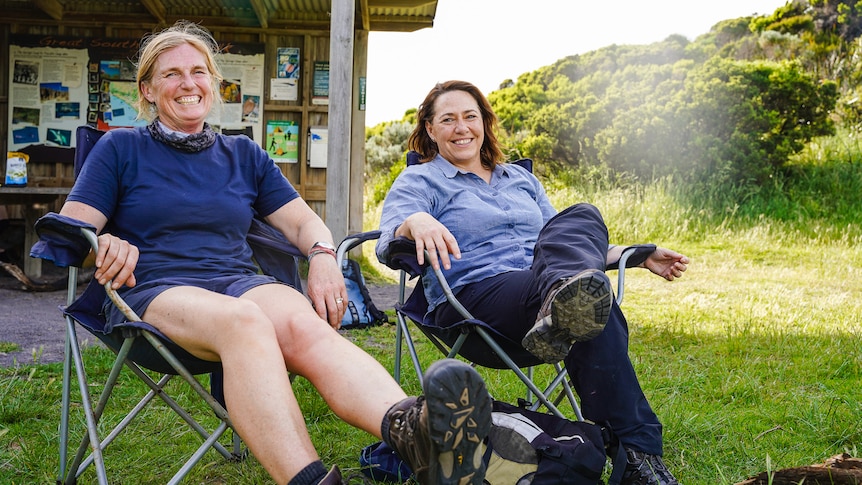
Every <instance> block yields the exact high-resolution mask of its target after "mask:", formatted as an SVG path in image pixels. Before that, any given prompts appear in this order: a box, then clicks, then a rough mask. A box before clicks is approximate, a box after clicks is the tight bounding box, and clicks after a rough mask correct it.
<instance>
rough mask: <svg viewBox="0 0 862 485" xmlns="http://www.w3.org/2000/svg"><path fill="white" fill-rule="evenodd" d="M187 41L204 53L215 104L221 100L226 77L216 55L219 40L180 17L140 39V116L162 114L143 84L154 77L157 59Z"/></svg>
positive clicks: (136, 104) (147, 118) (154, 116)
mask: <svg viewBox="0 0 862 485" xmlns="http://www.w3.org/2000/svg"><path fill="white" fill-rule="evenodd" d="M184 44H189V45H191V46H192V47H194V48H195V49H197V50H198V51H200V53H201V54H203V55H204V58H205V59H206V65H207V69H208V70H209V72H210V75H211V76H212V80H211V84H212V90H213V98H214V100H213V103H214V104H215V105H220V104H221V103H222V98H221V95H220V94H219V87H220V86H221V81H222V79H223V77H222V74H221V70H220V69H219V67H218V64H216V61H215V55H216V54H217V53H218V52H219V47H218V42H216V40H215V39H214V38H213V36H212V34H210V32H209V31H208V30H206V29H205V28H203V27H201V26H200V25H198V24H196V23H194V22H189V21H187V20H178V21H177V22H176V23H175V24H174V25H172V26H171V27H168V28H167V29H165V30H163V31H161V32H159V33H157V34H150V35H148V36H146V37H144V38H143V39H142V41H141V49H140V51H139V53H138V76H137V81H138V100H137V102H135V108H136V109H137V110H138V116H137V119H145V120H147V121H152V120H154V119H155V118H156V117H157V116H158V115H159V109H158V107H157V106H156V105H155V103H151V102H150V101H149V100H147V98H145V97H144V92H143V90H142V88H141V86H142V85H143V84H144V83H149V82H150V81H151V80H152V78H153V75H154V72H153V71H154V70H155V68H156V61H158V59H159V56H160V55H162V53H163V52H165V51H167V50H169V49H173V48H174V47H179V46H181V45H184Z"/></svg>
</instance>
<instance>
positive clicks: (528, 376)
mask: <svg viewBox="0 0 862 485" xmlns="http://www.w3.org/2000/svg"><path fill="white" fill-rule="evenodd" d="M407 160H408V161H407V164H408V165H411V164H412V163H416V162H417V159H416V155H415V154H413V153H412V152H411V153H408V157H407ZM513 163H517V164H519V165H521V166H523V167H524V168H526V169H527V170H530V171H532V160H530V159H522V160H518V161H517V162H513ZM379 237H380V231H369V232H364V233H359V234H354V235H350V236H348V237H347V238H345V239H344V241H342V243H341V245H340V246H339V251H338V254H337V255H338V257H339V261H341V259H340V258H343V256H344V254H346V252H347V251H349V250H351V249H353V248H354V247H356V246H358V245H360V244H362V243H363V242H365V241H369V240H376V239H378V238H379ZM637 250H638V247H637V246H633V247H631V248H629V249H627V250H626V251H625V252H624V253H623V255H622V257H621V259H620V262H619V263H618V268H617V265H614V266H613V267H612V268H609V269H619V273H618V278H617V292H616V301H617V303H618V304H621V303H622V299H623V289H624V283H625V268H626V267H627V263H628V260H629V258H630V257H631V256H632V255H634V254H635V253H636V252H637ZM429 259H430V258H429V257H428V254H427V252H426V258H425V261H428V260H429ZM385 264H386V266H387V267H389V268H391V269H394V270H397V271H399V300H398V303H397V304H396V308H395V313H396V325H397V327H396V330H395V369H394V371H393V375H394V377H395V380H396V381H398V382H400V380H401V356H402V351H403V347H402V345H403V344H404V343H406V345H407V350H408V353H409V355H410V358H411V361H412V363H413V369H414V371H415V372H416V375H417V376H418V378H419V381H420V382H421V381H422V374H423V370H422V365H421V363H420V361H419V355H418V352H417V350H416V345H415V342H414V340H413V338H412V336H411V334H410V328H409V325H408V321H409V322H412V323H413V324H414V325H415V326H416V327H417V328H418V329H419V330H421V331H422V333H423V334H425V335H426V337H428V339H429V340H430V341H431V343H432V344H433V345H434V346H435V347H437V348H438V349H439V350H440V352H441V353H442V354H444V355H445V356H447V357H450V358H452V357H455V356H460V357H462V358H463V359H465V360H467V361H469V362H471V363H472V364H473V365H478V366H482V367H488V368H492V369H508V370H511V371H512V372H513V373H514V374H515V375H517V377H518V379H519V380H520V381H521V382H522V383H523V384H524V385H525V386H526V388H527V393H526V398H525V399H524V401H523V402H522V404H523V405H524V406H525V407H527V408H528V409H530V410H534V411H535V410H538V409H540V408H541V407H542V406H544V407H545V408H546V409H547V410H548V411H549V412H551V413H553V414H555V415H557V416H559V417H566V416H565V415H564V414H563V413H562V412H561V411H560V409H559V407H558V406H559V404H560V403H561V402H562V400H563V399H566V400H567V401H568V403H569V404H570V405H571V407H572V410H573V412H574V414H575V416H576V417H577V418H578V419H579V420H582V419H583V416H582V415H581V410H580V407H579V405H578V402H577V399H576V397H575V393H574V391H573V390H572V387H571V385H570V382H569V380H568V375H567V373H566V369H565V367H564V364H563V363H562V362H558V363H554V364H550V365H551V366H552V367H553V372H552V377H551V378H550V381H549V382H548V383H547V384H545V385H544V387H543V388H540V387H539V385H538V384H537V383H536V381H535V373H534V367H536V366H539V365H544V363H543V362H542V361H541V360H540V359H538V358H537V357H536V356H534V355H532V354H531V353H529V352H528V351H527V350H526V349H524V348H523V346H522V345H521V343H520V342H515V341H513V340H511V339H509V338H507V337H505V336H503V335H501V334H500V333H499V332H497V331H496V330H495V329H494V328H493V327H491V326H490V325H488V324H487V323H486V322H483V321H481V320H478V319H476V318H474V317H473V316H472V315H471V314H470V312H469V311H467V309H466V308H464V306H463V305H462V304H461V303H460V302H459V301H458V299H457V298H456V296H455V295H454V294H453V292H452V290H451V288H450V287H449V284H448V282H447V281H446V278H445V276H444V275H443V272H442V270H440V269H437V270H433V275H426V276H425V277H436V278H437V280H438V281H439V283H440V286H441V287H442V288H443V292H444V294H445V295H446V299H447V301H448V302H449V304H450V305H452V307H453V308H455V309H456V310H457V311H458V312H459V313H460V314H461V316H462V317H463V320H461V321H460V322H458V323H457V324H455V325H453V326H451V327H446V328H442V327H439V326H436V325H435V324H434V322H433V321H429V320H426V319H425V313H426V310H427V308H428V302H427V301H426V299H425V292H424V291H423V285H422V278H423V273H424V272H425V270H426V267H427V265H426V266H420V265H419V264H418V262H417V258H416V245H415V243H414V242H413V241H411V240H408V239H406V238H396V239H395V240H393V241H392V242H391V243H390V246H389V259H388V260H387V261H385ZM414 278H415V279H417V280H416V284H415V285H414V290H413V291H412V293H411V294H410V295H409V297H407V298H406V299H405V297H406V296H407V281H408V279H414ZM524 369H526V372H525V371H524ZM558 388H559V389H560V391H559V394H558V395H557V396H556V397H555V398H554V396H553V394H554V393H555V392H556V390H557V389H558Z"/></svg>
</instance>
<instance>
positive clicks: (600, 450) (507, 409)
mask: <svg viewBox="0 0 862 485" xmlns="http://www.w3.org/2000/svg"><path fill="white" fill-rule="evenodd" d="M492 418H493V421H494V425H493V426H492V427H491V432H490V433H489V434H488V438H487V445H488V446H487V448H486V450H485V456H484V460H485V464H486V472H485V483H487V484H490V485H503V484H506V485H511V484H516V485H546V484H562V483H565V484H567V485H596V484H598V483H601V478H602V473H603V471H604V468H605V462H606V461H607V456H608V450H611V449H613V450H614V451H616V452H617V453H616V456H615V457H614V459H613V460H612V464H613V471H612V473H611V476H610V479H609V480H608V485H613V484H619V483H620V480H621V479H622V473H623V471H624V469H625V466H626V459H625V452H623V451H622V448H621V447H620V446H618V443H615V441H616V440H615V437H614V435H613V433H612V432H611V430H610V428H609V427H607V426H599V425H597V424H594V423H590V422H587V421H570V420H568V419H563V418H560V417H557V416H554V415H552V414H544V413H539V412H536V411H530V410H527V409H523V408H519V407H517V406H513V405H511V404H507V403H504V402H500V401H494V407H493V413H492Z"/></svg>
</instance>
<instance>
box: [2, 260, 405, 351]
mask: <svg viewBox="0 0 862 485" xmlns="http://www.w3.org/2000/svg"><path fill="white" fill-rule="evenodd" d="M43 272H44V273H45V274H44V275H43V276H44V279H46V280H57V279H62V278H63V274H64V270H59V269H57V268H53V267H47V268H46V267H44V266H43ZM22 288H24V285H22V284H21V283H20V282H19V281H18V280H17V279H15V278H13V277H12V276H11V275H9V274H8V273H6V272H5V271H3V270H0V343H5V342H11V343H14V344H17V345H18V347H19V350H18V351H15V352H8V353H7V352H3V349H2V348H0V367H9V366H14V365H19V364H33V363H39V364H46V363H51V362H61V361H62V360H63V347H64V345H65V337H64V331H63V328H64V322H63V317H62V314H61V313H60V310H59V308H58V307H59V306H61V305H64V304H65V303H66V290H65V289H63V290H57V291H39V292H33V291H24V290H23V289H22ZM368 291H369V293H370V294H371V299H372V300H373V301H374V303H375V304H376V305H377V307H378V308H380V309H381V310H385V309H388V308H392V307H393V306H394V305H395V302H396V301H397V298H398V288H397V286H395V285H383V286H369V288H368ZM78 339H79V340H80V341H81V343H82V345H93V344H95V343H98V340H97V339H96V338H95V337H93V336H92V335H90V334H88V333H87V332H86V331H83V330H81V331H79V332H78Z"/></svg>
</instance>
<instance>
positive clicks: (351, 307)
mask: <svg viewBox="0 0 862 485" xmlns="http://www.w3.org/2000/svg"><path fill="white" fill-rule="evenodd" d="M341 273H342V274H343V275H344V285H345V286H346V287H347V310H346V311H345V312H344V318H342V319H341V328H343V329H351V328H359V327H369V326H373V325H381V324H383V323H387V322H388V321H389V318H388V317H387V316H386V314H385V313H383V312H382V311H380V310H379V309H378V308H377V307H376V306H375V305H374V302H373V301H372V300H371V296H370V295H369V294H368V287H367V286H365V277H364V276H362V271H361V270H360V269H359V263H358V262H357V261H354V260H352V259H349V258H344V261H343V262H342V263H341Z"/></svg>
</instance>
